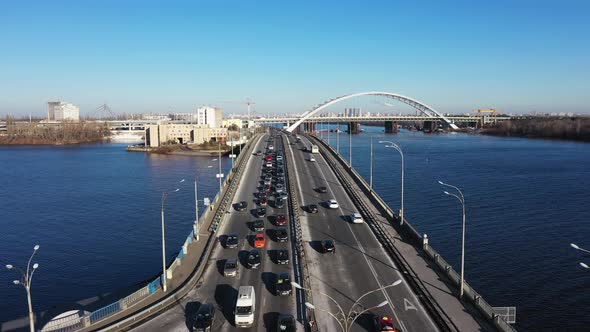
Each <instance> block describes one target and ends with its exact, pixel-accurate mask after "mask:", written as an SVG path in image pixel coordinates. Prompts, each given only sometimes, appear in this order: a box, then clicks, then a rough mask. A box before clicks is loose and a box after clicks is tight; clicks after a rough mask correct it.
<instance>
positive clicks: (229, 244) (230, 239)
mask: <svg viewBox="0 0 590 332" xmlns="http://www.w3.org/2000/svg"><path fill="white" fill-rule="evenodd" d="M225 247H226V248H229V249H233V248H237V247H238V236H237V235H236V234H229V235H228V236H227V237H226V238H225Z"/></svg>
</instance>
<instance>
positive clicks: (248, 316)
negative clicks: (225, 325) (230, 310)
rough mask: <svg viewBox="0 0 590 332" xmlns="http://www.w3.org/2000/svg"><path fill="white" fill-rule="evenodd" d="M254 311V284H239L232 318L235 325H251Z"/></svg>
mask: <svg viewBox="0 0 590 332" xmlns="http://www.w3.org/2000/svg"><path fill="white" fill-rule="evenodd" d="M255 312H256V294H255V292H254V286H240V289H239V290H238V299H237V300H236V309H235V311H234V315H235V317H234V320H235V322H236V327H252V325H254V313H255Z"/></svg>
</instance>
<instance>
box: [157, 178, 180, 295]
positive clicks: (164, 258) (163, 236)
mask: <svg viewBox="0 0 590 332" xmlns="http://www.w3.org/2000/svg"><path fill="white" fill-rule="evenodd" d="M180 182H184V179H183V180H181V181H180ZM179 190H180V189H179V188H178V189H176V190H174V191H172V192H167V191H164V192H163V193H162V276H163V278H164V281H163V282H162V289H163V290H164V292H165V291H166V289H167V288H166V281H167V279H168V277H167V276H166V235H165V230H166V227H165V226H164V225H165V220H164V207H165V204H166V198H167V197H168V194H170V193H175V192H178V191H179Z"/></svg>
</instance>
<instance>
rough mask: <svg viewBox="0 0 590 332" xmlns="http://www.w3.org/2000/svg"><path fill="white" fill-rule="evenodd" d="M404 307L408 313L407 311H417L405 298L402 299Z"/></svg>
mask: <svg viewBox="0 0 590 332" xmlns="http://www.w3.org/2000/svg"><path fill="white" fill-rule="evenodd" d="M404 307H405V309H406V311H408V310H416V311H418V309H417V308H416V307H414V305H413V304H412V302H410V301H409V300H408V299H406V298H405V297H404Z"/></svg>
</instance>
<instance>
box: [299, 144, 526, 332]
mask: <svg viewBox="0 0 590 332" xmlns="http://www.w3.org/2000/svg"><path fill="white" fill-rule="evenodd" d="M308 136H310V137H311V138H312V139H314V140H315V141H316V142H319V144H321V145H322V147H323V149H322V151H321V152H322V154H323V155H324V156H327V155H328V154H327V153H325V150H327V151H329V152H330V156H329V158H330V159H331V160H332V163H331V166H332V167H333V168H336V162H334V159H337V160H338V164H339V165H340V166H341V168H342V170H344V171H346V172H348V174H349V176H350V177H351V178H352V179H353V180H354V181H355V183H356V184H357V185H358V186H359V187H361V189H364V190H363V191H364V192H365V194H366V195H368V196H371V198H373V200H374V201H375V202H376V203H377V204H378V205H380V206H381V208H382V209H384V210H385V212H386V213H387V214H388V215H389V216H390V217H392V219H393V220H397V218H396V217H395V214H394V212H393V211H392V210H391V208H389V206H388V205H387V204H386V203H385V202H384V201H383V200H382V199H381V197H379V196H378V195H377V194H376V193H375V192H374V191H372V190H370V187H369V185H368V184H367V183H366V181H365V180H364V178H363V177H362V176H361V175H359V174H358V173H357V172H356V170H354V169H353V168H350V167H348V163H347V162H346V160H344V159H343V158H342V157H341V156H340V155H339V154H338V153H337V152H336V151H335V150H334V148H332V146H330V145H329V144H327V143H326V142H325V141H323V140H321V139H318V138H317V137H315V136H313V135H308ZM338 171H340V169H338ZM348 185H350V184H348ZM348 185H347V186H345V188H347V189H348V187H349V186H348ZM348 190H350V189H348ZM351 191H352V192H354V190H351ZM372 224H375V225H377V226H379V225H378V223H372ZM379 227H380V226H379ZM404 227H405V229H404V231H406V232H408V233H409V234H410V235H411V236H412V237H413V240H414V241H417V242H419V243H420V244H422V248H423V249H424V251H425V252H426V253H427V254H428V256H429V257H430V258H431V259H432V260H433V261H434V263H435V264H436V265H437V266H438V267H439V268H440V269H441V270H442V271H444V273H445V275H446V276H447V277H448V278H449V279H450V280H451V282H452V283H453V284H454V285H455V286H457V287H458V286H459V283H460V276H459V274H458V273H457V272H456V271H455V270H454V269H453V268H452V266H451V265H450V264H448V263H447V262H446V261H445V260H444V259H443V258H442V256H441V255H440V254H438V252H436V250H434V249H433V248H432V247H431V246H429V245H428V241H424V240H423V238H422V237H421V236H420V234H419V233H418V232H417V231H416V230H415V229H414V228H413V227H412V225H411V224H410V223H409V222H408V221H407V220H406V219H405V218H404ZM386 237H387V238H389V236H386ZM424 243H425V244H424ZM394 249H395V251H397V249H396V248H395V246H394ZM397 256H399V258H400V259H401V260H402V261H405V259H404V258H403V256H402V255H401V254H399V252H398V255H397ZM404 265H407V264H404ZM408 267H409V266H408ZM410 270H411V268H410ZM412 272H413V271H412ZM413 274H414V276H415V277H413V278H409V279H415V280H417V281H419V283H420V284H421V283H422V282H421V280H420V279H419V278H418V276H417V275H416V274H415V273H413ZM416 286H418V287H419V288H423V290H424V291H425V292H426V294H428V297H429V298H428V297H424V299H428V300H429V301H432V302H434V303H435V304H436V307H439V308H440V306H438V303H436V301H434V299H433V298H432V296H431V295H430V293H429V292H428V290H427V289H426V288H425V286H424V285H423V284H422V286H420V285H416ZM464 292H465V293H464V295H465V297H466V298H468V299H470V300H471V301H472V303H473V305H474V306H475V307H476V308H477V309H478V310H479V311H480V312H481V313H482V314H483V315H484V317H486V318H487V319H489V320H491V321H492V323H493V324H494V326H496V328H498V329H500V330H501V331H507V332H515V331H516V329H514V327H512V325H510V324H508V323H507V322H506V321H505V320H504V319H502V317H501V315H499V314H498V313H496V312H494V310H493V307H492V306H490V305H489V304H488V303H487V302H486V301H485V300H484V299H483V297H482V296H481V295H480V294H479V293H477V292H476V291H475V289H473V287H471V286H470V285H469V284H468V283H467V282H465V283H464ZM420 298H421V299H422V297H420ZM440 310H442V308H440ZM443 313H444V311H443ZM444 315H445V316H446V314H444Z"/></svg>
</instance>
